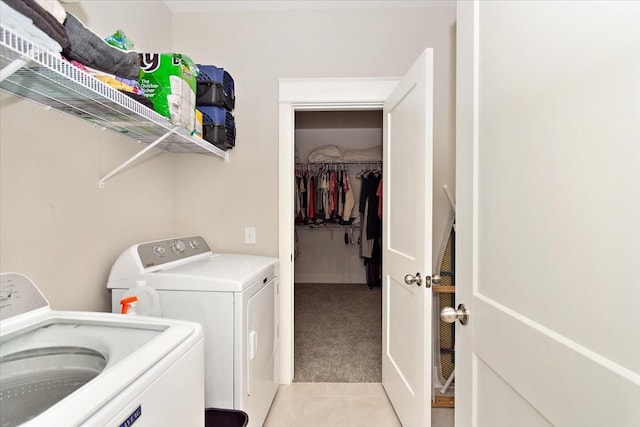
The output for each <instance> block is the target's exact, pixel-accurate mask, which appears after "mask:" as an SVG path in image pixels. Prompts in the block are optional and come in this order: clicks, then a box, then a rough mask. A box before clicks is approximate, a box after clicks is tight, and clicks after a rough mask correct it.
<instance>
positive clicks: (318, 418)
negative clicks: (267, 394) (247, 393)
mask: <svg viewBox="0 0 640 427" xmlns="http://www.w3.org/2000/svg"><path fill="white" fill-rule="evenodd" d="M301 426H304V427H324V426H330V427H359V426H363V427H365V426H366V427H401V424H400V421H398V418H397V417H396V414H395V412H394V410H393V408H392V406H391V403H390V402H389V399H388V398H387V395H386V393H385V392H384V389H383V388H382V384H380V383H293V384H291V385H281V386H280V388H279V389H278V394H277V395H276V398H275V400H274V401H273V404H272V405H271V410H270V411H269V414H268V416H267V419H266V421H265V423H264V427H301ZM432 426H437V427H453V410H452V409H435V410H433V411H432Z"/></svg>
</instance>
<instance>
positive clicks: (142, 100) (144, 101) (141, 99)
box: [118, 90, 153, 110]
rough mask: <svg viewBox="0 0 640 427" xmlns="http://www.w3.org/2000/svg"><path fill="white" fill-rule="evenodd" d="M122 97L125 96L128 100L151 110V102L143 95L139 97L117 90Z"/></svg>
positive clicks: (136, 94)
mask: <svg viewBox="0 0 640 427" xmlns="http://www.w3.org/2000/svg"><path fill="white" fill-rule="evenodd" d="M118 92H120V93H121V94H123V95H127V96H128V97H129V98H132V99H133V100H134V101H138V102H139V103H140V104H142V105H144V106H145V107H148V108H150V109H152V110H153V104H152V103H151V100H150V99H149V98H147V97H146V96H144V95H140V94H138V93H132V92H127V91H126V90H119V91H118Z"/></svg>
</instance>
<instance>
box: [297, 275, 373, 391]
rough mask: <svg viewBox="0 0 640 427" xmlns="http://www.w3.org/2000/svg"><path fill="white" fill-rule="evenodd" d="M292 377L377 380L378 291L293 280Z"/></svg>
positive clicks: (307, 379)
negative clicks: (301, 282) (295, 282)
mask: <svg viewBox="0 0 640 427" xmlns="http://www.w3.org/2000/svg"><path fill="white" fill-rule="evenodd" d="M294 298H295V310H294V316H295V317H294V342H295V347H294V350H295V358H294V379H293V380H294V381H295V382H336V383H363V382H380V381H382V360H381V357H382V291H381V288H379V287H378V288H373V289H369V287H368V286H367V285H364V284H306V283H303V284H298V283H297V284H296V285H295V289H294Z"/></svg>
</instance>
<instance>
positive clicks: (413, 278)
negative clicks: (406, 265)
mask: <svg viewBox="0 0 640 427" xmlns="http://www.w3.org/2000/svg"><path fill="white" fill-rule="evenodd" d="M404 283H406V284H407V285H413V284H414V283H415V284H417V285H418V286H420V285H422V277H420V273H416V275H415V276H414V275H413V274H407V275H406V276H404Z"/></svg>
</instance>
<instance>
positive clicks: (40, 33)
mask: <svg viewBox="0 0 640 427" xmlns="http://www.w3.org/2000/svg"><path fill="white" fill-rule="evenodd" d="M9 3H16V2H13V1H10V2H9ZM17 6H18V9H20V10H22V11H28V10H29V9H28V8H26V6H25V3H23V2H22V1H19V2H17ZM36 6H37V5H36ZM44 13H45V14H47V15H48V12H46V11H44ZM49 16H50V18H51V19H52V20H53V22H54V23H52V25H46V26H45V30H43V29H42V28H41V26H38V25H36V24H35V23H34V21H33V20H32V19H31V18H29V17H28V16H26V15H25V14H24V13H21V12H20V11H18V10H17V9H14V8H12V7H11V6H10V5H9V4H8V3H6V2H4V1H2V2H0V23H1V24H2V26H3V27H4V28H6V29H9V30H11V31H14V32H16V33H18V34H20V35H21V36H22V37H24V38H25V39H27V40H29V41H30V42H32V43H35V44H37V45H38V46H40V47H43V48H45V49H47V50H49V51H51V52H56V53H57V54H58V55H59V52H61V51H62V47H63V46H62V45H63V44H64V45H65V46H67V45H68V44H69V39H68V38H67V34H66V31H65V29H64V27H63V26H62V24H60V23H59V22H57V21H56V20H55V19H54V18H53V16H51V15H49ZM36 21H39V22H42V20H38V19H36ZM44 22H46V23H48V21H46V20H45V21H44ZM56 24H57V26H59V27H60V28H62V36H61V35H60V34H59V32H58V31H55V30H53V28H54V27H56ZM47 27H48V28H47Z"/></svg>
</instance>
